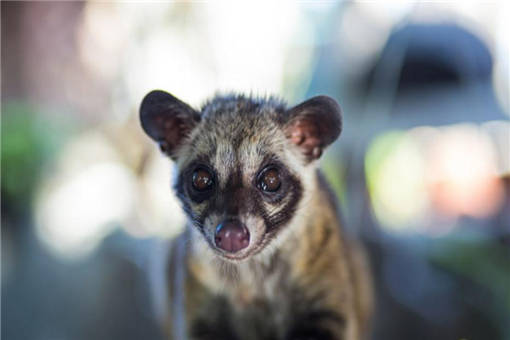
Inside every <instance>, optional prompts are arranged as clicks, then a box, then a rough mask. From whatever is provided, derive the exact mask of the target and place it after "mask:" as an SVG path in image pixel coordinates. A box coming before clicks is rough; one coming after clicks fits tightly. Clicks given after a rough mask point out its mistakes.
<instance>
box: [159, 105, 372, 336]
mask: <svg viewBox="0 0 510 340" xmlns="http://www.w3.org/2000/svg"><path fill="white" fill-rule="evenodd" d="M199 112H200V116H201V119H200V121H199V122H198V123H197V124H196V125H195V126H194V127H193V129H192V130H191V132H190V133H189V134H188V135H187V136H186V140H185V141H184V142H182V143H181V145H180V146H179V148H178V149H177V150H176V153H175V155H174V156H173V158H174V159H175V160H176V167H177V169H178V171H177V176H176V178H175V190H176V192H177V194H178V196H179V198H180V200H181V201H182V203H183V207H184V210H185V211H186V213H187V215H188V216H189V223H188V226H187V228H186V231H185V233H183V234H182V235H181V236H180V237H179V238H177V239H176V240H175V241H174V244H178V243H180V244H182V243H185V244H186V247H185V256H184V259H185V260H184V262H183V263H177V262H176V260H175V252H172V253H173V254H174V255H173V257H172V256H171V257H170V259H169V266H168V289H169V290H168V291H169V296H170V299H169V300H170V301H169V306H170V307H169V308H168V310H169V311H172V310H176V309H175V308H174V309H172V308H171V305H172V303H174V302H175V301H176V300H177V299H176V294H183V296H184V310H185V313H186V315H185V319H186V326H187V329H186V331H187V333H188V338H189V339H197V340H198V339H203V340H206V339H222V340H228V339H232V340H244V339H246V340H251V339H253V340H265V339H267V340H269V339H275V340H277V339H278V340H279V339H282V340H298V339H321V340H327V339H345V340H357V339H363V338H364V337H365V336H366V332H367V329H368V321H369V315H370V310H371V295H370V285H369V283H370V282H369V279H368V275H367V272H366V264H365V263H364V262H363V261H364V260H363V256H362V254H361V253H360V251H359V247H358V246H357V245H356V244H355V243H353V242H351V241H348V240H347V238H346V236H345V235H344V233H343V231H342V228H341V225H340V223H339V218H338V215H337V213H336V207H335V203H334V200H333V199H332V197H333V196H332V194H331V192H330V191H329V189H328V187H327V185H326V183H325V181H324V180H323V178H322V176H321V174H320V172H319V170H318V167H317V163H318V162H317V161H315V160H314V161H309V160H307V159H306V157H305V156H304V155H303V153H302V152H300V150H299V147H298V146H296V145H295V144H293V143H291V142H290V141H289V138H288V136H287V135H286V133H285V131H284V126H285V124H286V123H287V122H288V120H289V119H290V118H289V117H287V116H286V115H287V112H288V109H287V107H286V105H285V103H283V102H282V101H280V100H278V99H276V98H251V97H245V96H241V95H226V96H216V97H214V98H213V99H212V100H211V101H209V102H207V103H206V104H205V105H204V106H203V107H202V108H201V110H199ZM268 157H269V158H271V160H270V161H274V162H279V163H280V164H282V165H283V166H285V169H286V171H288V175H289V178H292V179H293V180H294V181H295V182H292V183H293V184H292V188H290V189H289V193H288V194H287V195H286V196H285V197H283V198H282V200H281V201H280V202H279V203H278V204H271V203H267V202H259V200H257V196H256V195H255V193H254V192H253V191H250V190H252V189H250V188H251V187H253V186H254V178H255V177H256V175H257V173H258V171H259V170H260V168H261V165H263V164H265V162H266V163H267V162H268ZM197 160H198V161H199V162H201V163H207V164H208V165H210V166H211V168H213V169H214V170H215V172H216V175H217V179H216V180H217V185H218V190H219V191H222V190H227V191H228V190H231V189H229V188H230V187H229V186H231V185H232V184H231V183H232V181H237V182H236V183H237V184H236V185H235V190H233V189H232V190H233V191H228V192H229V193H230V192H231V193H232V195H233V197H230V196H228V195H227V196H226V197H223V198H221V199H220V203H216V205H218V204H219V205H221V204H223V205H228V204H232V202H230V201H231V200H236V201H239V202H236V206H235V208H236V210H235V212H236V214H237V215H236V216H237V217H238V218H239V219H240V220H241V221H242V222H243V223H245V224H246V225H247V226H248V228H249V230H250V234H251V237H252V239H253V242H257V244H258V247H257V248H256V249H255V250H253V249H251V252H250V254H249V256H247V257H246V258H245V259H243V260H233V261H230V260H226V259H224V258H222V257H221V256H219V255H218V253H217V252H216V250H215V249H214V247H213V246H211V242H212V241H211V240H213V239H214V236H213V233H214V228H215V226H216V225H217V224H218V223H220V222H221V221H222V219H223V218H225V216H227V215H228V213H227V212H225V211H223V210H221V209H219V210H218V209H214V207H211V203H210V202H207V201H204V202H201V203H199V204H198V203H196V202H193V200H191V199H190V198H189V197H188V196H187V195H186V190H185V188H184V184H183V183H184V182H185V181H186V180H187V179H186V176H187V174H188V172H187V171H188V170H187V169H188V168H190V167H191V168H192V167H193V164H195V162H197ZM237 175H239V176H238V177H239V178H237V177H236V176H237ZM229 183H230V184H229ZM254 205H260V206H259V208H258V210H257V209H254V207H253V206H254ZM275 216H276V217H275ZM273 222H274V225H271V227H269V226H268V223H269V224H271V223H273ZM174 248H175V247H174ZM179 266H184V268H183V269H184V272H185V282H184V289H183V291H178V290H177V289H176V287H175V278H174V275H175V272H176V270H178V268H179ZM181 269H182V268H181ZM174 319H175V318H174V315H172V313H171V312H169V313H168V315H167V316H166V318H165V320H166V328H167V330H168V334H169V337H170V338H172V334H175V332H173V330H174V327H172V324H171V323H172V320H174ZM175 340H177V339H175Z"/></svg>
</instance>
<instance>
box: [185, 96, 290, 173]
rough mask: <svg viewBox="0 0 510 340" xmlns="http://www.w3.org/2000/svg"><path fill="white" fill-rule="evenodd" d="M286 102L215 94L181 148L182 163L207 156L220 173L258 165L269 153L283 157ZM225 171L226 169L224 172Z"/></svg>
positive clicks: (285, 144)
mask: <svg viewBox="0 0 510 340" xmlns="http://www.w3.org/2000/svg"><path fill="white" fill-rule="evenodd" d="M285 110H286V107H285V104H284V103H283V102H282V101H280V100H278V99H275V98H251V97H245V96H241V95H227V96H216V97H215V98H213V99H212V100H210V101H209V102H207V103H206V104H205V105H204V106H203V108H202V110H201V121H200V123H199V124H198V125H197V126H196V128H195V129H194V130H193V131H192V133H191V135H190V138H189V140H188V142H187V143H186V145H185V146H184V147H183V148H182V149H181V152H180V157H179V164H180V166H184V165H186V164H187V163H189V162H191V161H193V160H196V159H200V158H202V159H203V158H205V159H207V160H208V162H209V163H210V164H211V165H213V166H215V167H216V168H217V170H218V172H219V175H224V176H228V171H227V169H232V167H235V166H239V165H241V164H242V166H243V168H245V169H250V168H253V169H254V168H256V167H257V166H258V164H260V162H261V161H262V160H263V158H264V157H267V155H276V156H277V157H279V158H284V154H285V148H286V147H287V143H288V142H287V140H286V138H285V136H284V134H283V131H282V129H281V121H282V119H283V115H284V114H285ZM222 170H224V171H222Z"/></svg>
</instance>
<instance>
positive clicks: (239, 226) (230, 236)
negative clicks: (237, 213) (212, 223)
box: [214, 220, 250, 253]
mask: <svg viewBox="0 0 510 340" xmlns="http://www.w3.org/2000/svg"><path fill="white" fill-rule="evenodd" d="M214 242H215V243H216V246H217V247H218V248H220V249H223V250H224V251H227V252H229V253H235V252H238V251H239V250H241V249H244V248H246V247H248V244H250V232H249V231H248V229H246V227H245V226H244V224H243V223H241V222H240V221H236V220H228V221H225V222H223V223H220V224H219V225H218V226H217V227H216V233H215V235H214Z"/></svg>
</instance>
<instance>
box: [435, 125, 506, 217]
mask: <svg viewBox="0 0 510 340" xmlns="http://www.w3.org/2000/svg"><path fill="white" fill-rule="evenodd" d="M429 152H430V153H429V162H428V164H429V169H428V171H427V176H426V182H427V186H428V190H429V192H430V197H431V201H432V204H433V205H434V206H435V208H436V209H437V210H439V211H440V212H442V213H444V214H446V215H449V216H453V217H456V216H459V215H468V216H473V217H478V218H483V217H488V216H491V215H492V214H494V213H495V212H496V211H497V210H498V209H499V208H500V207H501V204H502V203H503V198H504V197H503V196H504V192H503V185H502V183H501V180H500V179H499V176H498V175H497V171H496V170H497V169H496V168H497V166H496V160H495V156H494V152H493V148H492V145H491V143H490V140H489V139H488V137H487V136H486V135H484V134H482V133H481V132H479V130H477V129H476V128H474V127H470V126H456V127H452V128H449V129H447V130H445V131H444V132H443V133H442V134H441V135H439V136H438V138H437V139H436V140H435V141H434V142H433V144H432V145H431V148H430V150H429Z"/></svg>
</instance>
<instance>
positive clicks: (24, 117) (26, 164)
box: [1, 102, 62, 212]
mask: <svg viewBox="0 0 510 340" xmlns="http://www.w3.org/2000/svg"><path fill="white" fill-rule="evenodd" d="M61 136H62V131H61V130H60V129H56V128H55V124H54V123H51V122H50V121H49V120H48V119H47V118H45V117H44V116H43V115H41V114H40V113H39V112H36V110H35V109H34V108H33V107H31V106H30V105H28V104H26V103H23V102H11V103H7V104H5V105H2V147H1V155H2V176H1V177H2V182H1V183H2V199H3V200H4V204H5V205H6V206H8V207H9V208H10V209H13V208H14V209H16V210H18V211H20V212H21V211H26V210H27V209H28V207H29V205H30V203H31V198H32V194H33V192H34V189H35V186H36V183H37V181H38V179H39V176H40V173H41V170H42V167H43V165H44V164H45V162H46V161H47V160H48V159H49V158H50V157H51V156H52V155H53V154H54V152H55V150H56V147H57V145H58V144H59V143H58V141H59V140H60V137H61ZM3 206H4V205H3Z"/></svg>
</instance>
